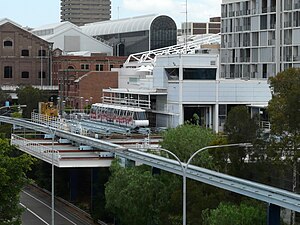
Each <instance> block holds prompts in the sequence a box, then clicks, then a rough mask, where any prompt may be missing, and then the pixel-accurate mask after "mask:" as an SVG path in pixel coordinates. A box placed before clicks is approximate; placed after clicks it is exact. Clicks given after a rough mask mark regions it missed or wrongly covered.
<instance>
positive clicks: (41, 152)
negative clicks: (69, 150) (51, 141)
mask: <svg viewBox="0 0 300 225" xmlns="http://www.w3.org/2000/svg"><path fill="white" fill-rule="evenodd" d="M11 144H12V145H15V146H17V147H18V148H20V149H22V151H24V152H26V153H28V154H30V155H32V156H34V157H36V158H39V159H41V160H43V161H46V162H48V163H51V162H52V155H53V162H54V164H55V165H59V159H60V158H61V156H60V154H59V152H58V151H57V150H54V149H52V148H49V147H46V146H44V145H40V144H39V143H36V142H33V141H30V140H28V139H25V138H23V137H20V136H18V135H16V134H12V135H11Z"/></svg>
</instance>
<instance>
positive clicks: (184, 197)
mask: <svg viewBox="0 0 300 225" xmlns="http://www.w3.org/2000/svg"><path fill="white" fill-rule="evenodd" d="M233 146H239V147H250V146H252V144H250V143H237V144H225V145H212V146H206V147H204V148H201V149H198V150H197V151H196V152H194V153H193V154H192V155H191V157H190V158H189V159H188V161H187V163H186V164H184V163H182V162H181V161H180V159H179V158H178V156H177V155H175V154H174V153H173V152H171V151H169V150H167V149H164V148H160V147H156V148H147V149H148V150H151V149H152V150H158V151H164V152H167V153H169V154H170V155H172V156H173V157H174V158H175V159H176V160H177V161H178V163H179V164H180V166H181V170H182V184H183V187H182V224H183V225H186V174H187V170H188V166H189V164H190V162H191V161H192V159H193V158H194V157H195V156H196V155H197V154H199V153H200V152H203V151H205V150H207V149H211V148H225V147H233Z"/></svg>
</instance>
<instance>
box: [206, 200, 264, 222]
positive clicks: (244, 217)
mask: <svg viewBox="0 0 300 225" xmlns="http://www.w3.org/2000/svg"><path fill="white" fill-rule="evenodd" d="M202 215H203V221H204V225H241V224H242V225H253V224H255V225H265V224H266V221H267V217H266V210H265V209H264V208H263V207H261V206H259V205H256V206H252V205H248V204H245V203H241V204H240V205H239V206H237V205H233V204H229V203H220V205H219V206H218V208H216V209H210V210H205V211H204V212H203V213H202Z"/></svg>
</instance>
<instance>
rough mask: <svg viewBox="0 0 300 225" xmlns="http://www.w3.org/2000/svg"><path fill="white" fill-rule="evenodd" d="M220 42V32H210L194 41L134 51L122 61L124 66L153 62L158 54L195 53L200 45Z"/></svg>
mask: <svg viewBox="0 0 300 225" xmlns="http://www.w3.org/2000/svg"><path fill="white" fill-rule="evenodd" d="M220 43H221V35H220V34H212V35H209V36H205V37H203V38H200V39H197V40H195V41H190V42H187V44H185V43H181V44H178V45H173V46H169V47H164V48H159V49H155V50H151V51H146V52H140V53H135V54H131V55H130V56H129V57H128V58H127V60H126V62H125V63H124V67H126V65H127V64H129V63H131V62H136V63H154V62H155V60H156V57H157V56H159V55H173V54H195V52H196V50H199V49H202V45H206V44H220Z"/></svg>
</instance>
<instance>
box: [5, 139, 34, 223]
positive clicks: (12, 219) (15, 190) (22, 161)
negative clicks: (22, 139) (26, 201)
mask: <svg viewBox="0 0 300 225" xmlns="http://www.w3.org/2000/svg"><path fill="white" fill-rule="evenodd" d="M0 146H1V147H0V203H1V204H0V224H3V225H19V224H21V221H20V220H21V218H20V217H21V213H22V209H21V208H20V206H19V197H20V196H19V193H20V191H21V189H22V188H23V186H24V185H25V184H26V183H27V182H28V180H27V178H26V175H25V173H26V172H27V171H29V170H30V167H31V165H32V163H33V159H32V158H31V157H30V156H29V155H26V154H22V155H19V156H15V157H12V155H14V150H15V149H14V147H12V146H10V144H9V142H8V141H7V140H3V139H0Z"/></svg>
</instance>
